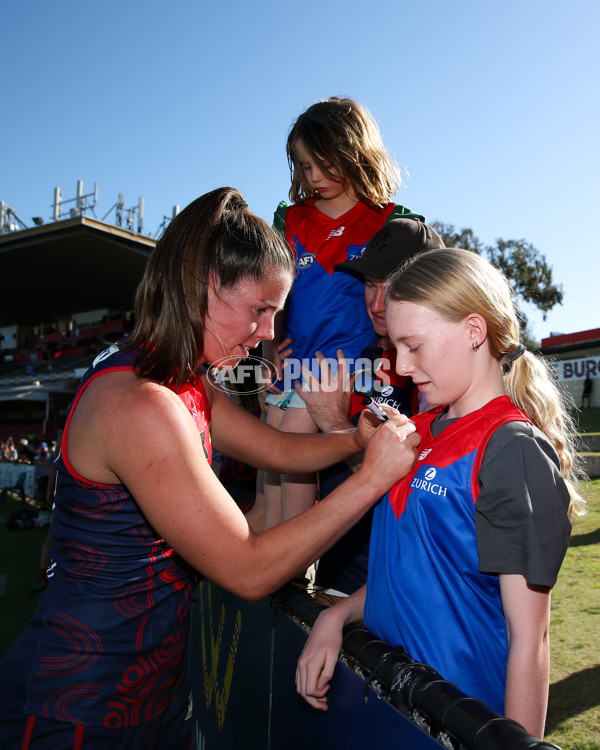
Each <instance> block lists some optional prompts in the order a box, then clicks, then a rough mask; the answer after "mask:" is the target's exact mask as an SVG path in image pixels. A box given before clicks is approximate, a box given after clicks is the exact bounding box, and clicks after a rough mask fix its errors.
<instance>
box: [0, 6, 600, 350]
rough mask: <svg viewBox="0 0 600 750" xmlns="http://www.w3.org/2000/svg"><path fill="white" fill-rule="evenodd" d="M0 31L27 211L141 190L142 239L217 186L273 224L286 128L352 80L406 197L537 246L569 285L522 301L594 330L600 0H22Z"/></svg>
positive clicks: (281, 190)
mask: <svg viewBox="0 0 600 750" xmlns="http://www.w3.org/2000/svg"><path fill="white" fill-rule="evenodd" d="M0 25H1V37H0V38H1V43H0V69H1V70H2V74H3V75H2V78H3V86H2V97H1V99H0V122H1V126H0V132H1V133H2V159H1V162H0V200H3V201H5V202H6V203H8V204H9V205H10V206H13V207H14V208H15V210H16V211H17V213H18V215H19V216H20V218H21V219H22V220H23V221H24V222H25V223H27V224H28V225H31V218H32V217H33V216H42V217H43V218H44V219H46V220H49V219H50V217H51V215H52V209H51V203H52V201H53V194H54V188H55V187H56V186H59V187H60V188H61V190H62V193H63V198H65V199H67V198H74V197H75V193H76V184H77V181H78V180H83V183H84V192H85V193H90V192H92V191H93V189H94V183H97V184H98V203H97V206H96V209H95V213H96V216H97V217H98V218H100V219H101V218H103V217H104V216H105V215H106V214H107V213H108V212H109V211H110V209H111V207H112V206H114V204H115V203H116V201H117V197H118V195H119V193H123V194H124V195H125V205H126V207H127V208H129V207H132V206H134V205H135V204H137V201H138V198H139V196H144V200H145V216H144V231H145V232H146V233H148V234H152V235H154V234H155V233H156V232H157V231H158V229H159V227H160V225H161V222H162V221H163V217H165V216H168V215H170V214H171V211H172V208H173V206H174V205H176V204H178V205H180V206H181V207H183V206H185V205H187V204H188V203H189V202H190V201H192V200H193V199H194V198H196V197H197V196H198V195H200V194H202V193H204V192H206V191H208V190H211V189H213V188H215V187H218V186H220V185H225V184H229V185H233V186H235V187H238V188H239V189H241V191H242V192H243V193H244V195H245V197H246V199H247V201H248V203H249V204H250V206H251V208H252V209H253V210H254V211H256V212H257V213H258V214H260V215H261V216H263V217H265V218H266V219H268V220H270V219H271V217H272V213H273V210H274V208H275V207H276V205H277V203H278V202H279V201H280V200H282V199H285V198H286V197H287V192H288V189H289V171H288V167H287V163H286V158H285V139H286V135H287V132H288V129H289V127H290V125H291V124H292V122H293V121H294V120H295V118H296V117H297V116H298V115H299V114H300V113H301V112H302V111H303V110H304V109H305V108H306V107H308V106H309V105H310V104H312V103H313V102H314V101H315V100H317V99H319V98H323V97H327V96H331V95H334V94H344V95H348V96H352V97H353V98H356V99H358V100H359V101H361V102H363V103H364V104H366V105H367V106H368V107H369V108H370V109H371V111H372V113H373V115H374V116H375V118H376V120H377V121H378V123H379V125H380V128H381V131H382V134H383V137H384V140H385V142H386V144H387V145H388V147H389V149H390V150H391V151H392V152H393V154H394V155H395V156H396V158H397V160H398V161H399V162H400V163H401V164H403V165H405V166H406V167H407V169H408V171H409V176H408V177H407V178H406V180H405V186H404V187H403V188H402V189H401V190H400V191H399V192H398V194H397V195H396V200H397V201H398V202H399V203H402V204H404V205H406V206H409V207H410V208H412V209H415V210H417V211H419V212H420V213H422V214H424V215H425V216H426V219H427V220H428V221H433V220H436V219H437V220H440V221H444V222H447V223H451V224H454V225H455V226H456V227H471V228H472V229H473V231H474V232H475V234H476V235H477V236H478V237H479V238H480V239H481V240H482V241H484V242H486V243H492V242H494V240H495V239H496V238H497V237H502V238H504V239H526V240H527V241H528V242H530V243H532V244H533V245H535V246H536V247H537V248H538V250H539V251H540V252H541V253H543V254H544V255H545V257H546V259H547V261H548V263H549V264H550V265H551V266H552V267H553V269H554V275H555V280H556V281H557V282H558V283H561V284H562V285H563V289H564V293H565V298H564V303H563V305H562V306H557V307H556V308H555V309H554V310H553V311H552V312H550V313H549V315H548V317H547V320H546V321H543V320H542V317H541V315H540V314H538V313H536V312H534V311H532V309H531V308H527V310H526V311H527V313H528V315H529V316H530V321H531V327H532V330H533V333H534V334H535V335H536V336H537V337H538V338H542V337H545V336H547V335H548V334H549V333H550V331H563V332H572V331H579V330H585V329H588V328H596V327H600V314H599V313H598V305H597V302H596V297H597V286H598V276H599V274H598V271H599V268H600V261H599V260H598V257H599V250H600V242H599V240H598V235H597V232H596V224H597V218H598V203H599V197H600V195H599V192H600V191H599V190H598V175H600V156H599V153H600V151H599V148H598V135H599V132H600V128H599V121H600V118H599V113H600V97H599V94H598V91H599V88H598V85H599V84H598V82H599V80H600V45H598V28H600V3H598V2H596V0H572V2H571V3H570V4H569V6H568V7H567V6H566V4H564V3H562V2H557V1H556V0H505V1H504V2H502V3H491V2H483V1H482V0H464V1H463V0H454V1H453V0H420V1H419V2H410V3H409V2H405V0H379V2H377V3H374V4H367V3H365V2H359V0H345V1H342V0H319V1H317V0H307V1H306V2H304V3H303V4H299V3H281V2H277V3H276V2H271V1H270V0H268V1H267V0H255V2H252V3H250V2H247V1H246V0H230V2H219V0H210V2H209V0H169V1H168V2H165V1H164V0H162V2H158V1H157V0H144V1H143V2H142V0H118V2H117V0H103V1H102V2H98V3H91V2H74V0H54V2H51V3H50V2H47V0H20V2H10V3H5V4H4V7H3V9H2V15H1V20H0ZM113 219H114V213H111V214H110V215H109V216H108V218H107V221H110V220H113Z"/></svg>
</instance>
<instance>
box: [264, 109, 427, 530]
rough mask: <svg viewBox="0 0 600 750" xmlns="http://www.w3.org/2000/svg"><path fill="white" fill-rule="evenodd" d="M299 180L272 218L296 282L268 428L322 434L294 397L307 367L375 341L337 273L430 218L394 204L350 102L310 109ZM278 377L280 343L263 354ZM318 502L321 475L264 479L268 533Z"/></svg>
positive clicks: (295, 158)
mask: <svg viewBox="0 0 600 750" xmlns="http://www.w3.org/2000/svg"><path fill="white" fill-rule="evenodd" d="M287 156H288V162H289V165H290V171H291V175H292V186H291V188H290V199H291V201H292V203H293V205H291V206H290V205H288V204H286V203H281V204H280V205H279V207H278V208H277V211H276V213H275V227H276V228H277V229H278V230H279V231H280V232H281V233H282V234H284V235H285V238H286V240H287V243H288V245H289V247H290V249H291V250H292V252H293V254H294V257H295V260H296V273H297V275H296V278H295V281H294V285H293V288H292V292H291V295H290V298H289V300H288V305H287V309H286V314H285V320H283V321H282V322H281V329H282V330H285V331H286V334H287V335H288V336H289V337H291V339H292V346H293V358H294V365H291V364H290V363H289V362H288V367H287V371H284V375H285V377H284V378H283V379H282V380H279V381H278V382H277V384H276V386H277V388H278V389H280V390H282V391H283V392H280V393H277V394H275V393H273V394H270V395H269V396H268V398H267V403H268V404H269V410H268V416H267V421H268V422H269V423H270V424H272V425H274V426H276V427H278V428H279V429H280V430H282V431H285V432H316V431H317V427H316V425H315V424H314V422H313V420H312V418H311V417H310V415H309V414H308V412H307V411H306V408H305V406H304V402H303V401H302V399H301V398H300V397H299V396H298V394H297V393H296V392H295V391H294V387H293V385H294V381H295V380H296V379H298V378H299V377H300V364H301V363H302V361H303V360H304V363H306V362H309V363H310V362H312V363H316V358H315V352H316V351H317V350H319V351H321V352H323V353H324V354H325V356H326V357H328V358H331V359H332V361H333V362H336V361H337V355H336V352H337V349H343V351H344V353H345V355H346V357H347V358H349V359H356V358H358V357H360V354H361V352H362V351H363V349H364V348H365V347H366V346H368V345H369V344H370V343H371V341H372V337H373V329H372V325H371V323H370V320H369V317H368V315H367V310H366V307H365V303H364V287H363V284H362V283H361V281H360V280H359V279H357V278H355V277H353V276H351V275H348V274H340V273H333V271H334V265H335V264H336V263H341V262H344V261H347V260H350V259H352V258H353V257H358V256H359V255H360V254H361V253H362V251H363V250H364V247H365V246H366V244H367V242H368V241H369V240H370V239H371V237H372V236H373V235H374V234H375V233H376V232H377V231H378V230H379V229H380V228H381V227H382V226H383V224H384V223H385V222H386V221H388V220H389V219H392V218H397V217H400V216H403V217H409V218H411V217H412V218H420V219H423V218H424V217H422V216H420V215H419V214H415V213H413V212H412V211H410V210H409V209H407V208H405V207H404V206H401V205H398V204H395V203H393V202H392V201H391V200H390V199H391V197H392V196H393V194H394V193H395V191H396V189H397V188H398V187H399V186H400V184H401V177H400V170H399V168H398V167H397V165H396V163H395V161H394V160H393V158H392V157H391V156H390V154H389V153H388V152H387V150H386V148H385V146H384V144H383V141H382V138H381V134H380V132H379V128H378V127H377V124H376V123H375V121H374V119H373V117H372V116H371V115H370V113H369V112H368V110H367V109H366V108H365V107H363V106H362V105H360V104H358V103H357V102H355V101H353V100H352V99H348V98H340V97H331V98H330V99H328V100H326V101H320V102H317V103H316V104H313V105H312V106H311V107H309V108H308V109H307V110H306V111H305V112H304V113H303V114H302V115H300V117H299V118H298V119H297V121H296V122H295V123H294V125H293V126H292V128H291V130H290V133H289V136H288V140H287ZM265 355H266V358H267V359H269V360H270V361H272V362H273V363H274V364H275V365H276V367H277V369H278V372H279V373H280V374H281V362H280V359H279V357H278V355H277V337H276V340H275V342H274V343H273V345H272V346H271V347H270V348H269V349H268V350H266V351H265ZM315 499H316V478H315V476H314V475H286V476H282V477H279V476H276V475H267V476H266V477H265V528H268V527H270V526H273V525H275V524H277V523H279V522H280V521H282V520H286V519H287V518H290V517H292V516H294V515H297V514H298V513H301V512H303V511H304V510H306V509H308V508H309V507H310V506H311V505H312V504H313V503H314V502H315Z"/></svg>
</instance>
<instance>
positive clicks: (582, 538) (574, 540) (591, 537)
mask: <svg viewBox="0 0 600 750" xmlns="http://www.w3.org/2000/svg"><path fill="white" fill-rule="evenodd" d="M598 543H600V529H595V530H594V531H590V532H589V533H588V534H576V535H575V536H572V537H571V542H570V544H569V547H583V546H585V545H588V544H598Z"/></svg>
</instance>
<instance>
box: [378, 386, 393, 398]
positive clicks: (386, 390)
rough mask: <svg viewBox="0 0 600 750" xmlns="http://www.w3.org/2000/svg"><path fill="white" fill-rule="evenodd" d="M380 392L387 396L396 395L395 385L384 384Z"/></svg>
mask: <svg viewBox="0 0 600 750" xmlns="http://www.w3.org/2000/svg"><path fill="white" fill-rule="evenodd" d="M379 393H381V395H382V396H384V397H385V398H387V397H388V396H393V395H394V386H393V385H384V386H383V388H381V389H380V391H379Z"/></svg>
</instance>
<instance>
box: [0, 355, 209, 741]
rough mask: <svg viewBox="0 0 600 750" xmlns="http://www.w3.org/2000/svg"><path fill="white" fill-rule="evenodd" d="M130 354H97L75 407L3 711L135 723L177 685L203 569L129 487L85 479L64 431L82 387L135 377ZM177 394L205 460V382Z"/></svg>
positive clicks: (5, 677) (7, 671)
mask: <svg viewBox="0 0 600 750" xmlns="http://www.w3.org/2000/svg"><path fill="white" fill-rule="evenodd" d="M135 355H136V352H121V351H120V350H119V348H118V347H117V346H112V347H111V348H110V349H108V350H106V351H105V352H103V353H102V354H100V355H99V356H98V357H97V358H96V360H95V362H94V365H93V366H92V367H91V368H90V370H88V372H87V373H86V375H85V376H84V378H83V380H82V383H81V385H80V387H79V390H78V391H77V393H76V395H75V399H74V401H73V403H72V404H71V407H70V410H69V415H68V418H67V423H66V426H65V431H64V436H63V442H62V446H63V447H62V450H61V453H60V455H59V457H58V458H57V459H56V466H57V469H58V477H57V490H56V496H55V509H54V516H53V521H52V526H51V534H52V541H53V546H52V551H51V555H52V563H51V566H50V568H49V570H48V577H49V586H48V589H47V590H46V591H45V592H44V593H43V594H42V596H41V597H40V602H39V607H38V612H37V613H36V616H35V617H34V619H33V620H32V621H31V622H30V623H28V625H27V627H26V629H25V632H24V633H23V634H22V635H21V637H20V638H19V639H18V640H17V641H16V642H15V644H14V646H13V648H12V649H11V651H10V652H9V654H8V655H7V656H6V658H5V659H4V661H3V662H2V674H1V675H0V684H3V686H4V689H0V695H1V700H2V704H3V706H4V707H5V708H6V709H8V710H11V709H14V710H17V711H22V712H24V713H25V714H26V715H34V716H43V717H46V718H51V719H57V720H59V721H64V722H73V723H78V724H89V725H92V726H104V727H125V726H134V725H137V724H141V723H144V722H147V721H149V720H151V719H153V718H155V717H157V716H159V715H160V714H162V713H163V712H164V711H165V710H166V709H167V707H168V706H169V704H170V703H171V701H172V699H173V696H174V694H175V692H176V690H177V688H178V687H179V685H180V683H181V681H182V678H183V657H184V651H185V648H186V644H187V637H188V630H189V614H190V604H191V597H192V592H193V589H194V587H195V584H196V580H197V574H196V572H195V571H194V570H193V569H192V568H191V567H190V566H189V565H188V564H187V563H186V562H185V561H183V560H182V559H181V558H180V557H179V556H178V555H177V554H176V553H175V551H174V550H173V549H172V547H170V546H169V544H167V542H166V541H165V540H164V539H162V538H161V537H160V536H159V535H158V534H157V533H156V531H155V530H154V529H153V528H152V526H150V524H149V523H148V521H147V520H146V519H145V517H144V516H143V514H142V513H141V511H140V508H139V507H138V505H137V503H136V501H135V499H134V498H133V497H132V495H131V493H130V492H129V491H128V489H127V487H125V486H124V485H107V484H98V483H94V482H90V481H88V480H86V479H85V478H84V477H82V476H80V475H79V474H77V472H76V471H75V470H74V469H73V467H72V466H71V464H70V462H69V457H68V445H69V441H68V438H69V424H70V420H71V416H72V414H73V411H74V409H75V407H76V405H77V403H78V401H79V399H80V398H81V396H82V394H83V393H84V391H85V389H86V388H87V386H88V385H89V384H90V383H91V382H93V381H94V380H95V379H96V378H98V377H102V376H103V375H105V374H106V373H111V372H116V371H122V370H129V371H131V370H133V369H134V360H135ZM172 390H173V391H174V392H175V393H177V395H178V396H179V397H180V398H181V400H182V401H183V402H184V404H185V405H186V407H187V408H188V410H189V412H190V414H191V415H192V417H193V419H194V420H195V422H196V424H197V426H198V430H199V432H200V433H201V435H202V437H203V444H204V449H205V453H206V456H207V459H208V460H209V461H210V460H211V455H212V453H211V443H210V435H209V424H210V405H209V402H208V398H207V395H206V392H205V390H204V387H203V385H202V383H201V381H200V380H199V379H198V380H197V381H196V382H194V383H191V384H188V385H185V386H184V387H183V388H181V389H178V388H176V387H173V388H172ZM169 501H170V498H169V497H165V502H166V503H168V502H169ZM23 673H25V677H24V678H18V677H16V676H15V675H22V674H23ZM13 685H14V686H16V687H15V688H12V687H10V689H9V686H13Z"/></svg>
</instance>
